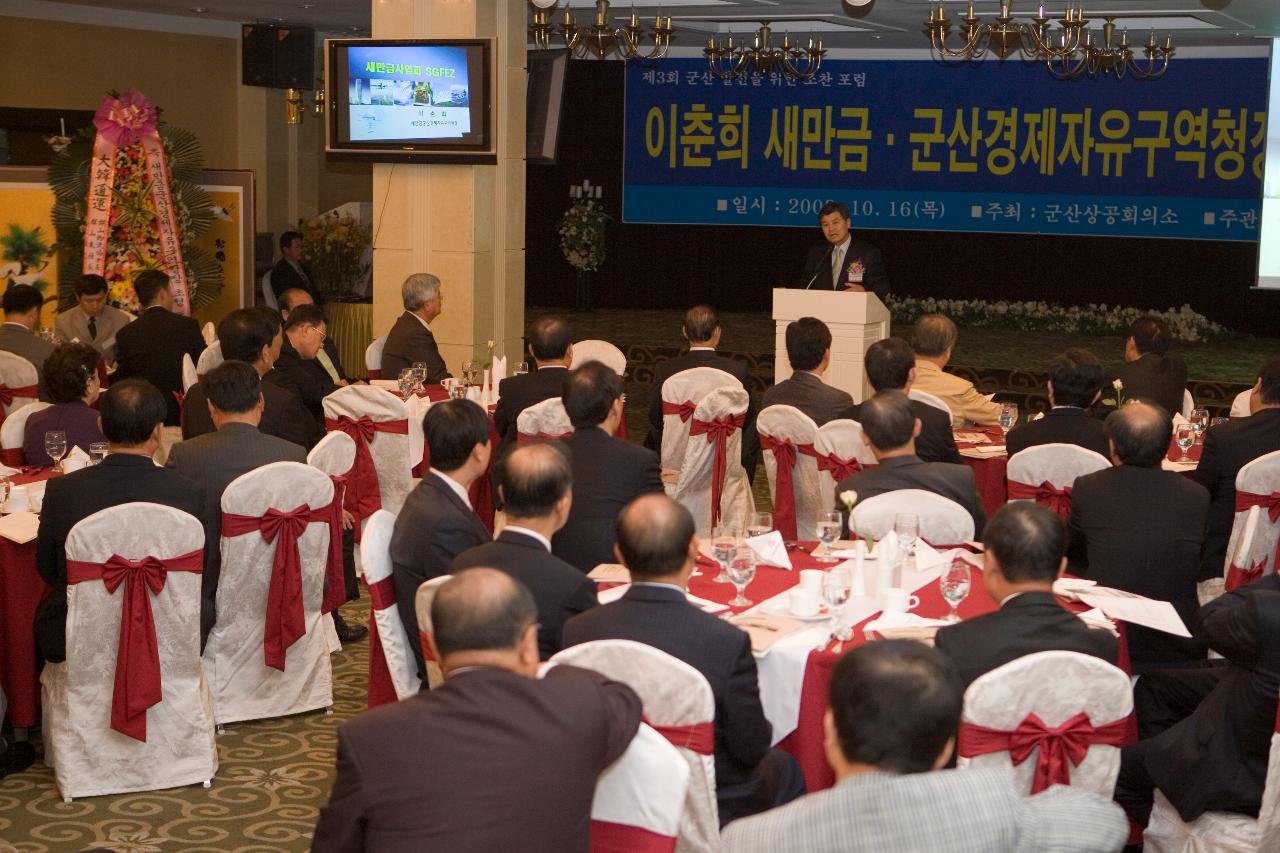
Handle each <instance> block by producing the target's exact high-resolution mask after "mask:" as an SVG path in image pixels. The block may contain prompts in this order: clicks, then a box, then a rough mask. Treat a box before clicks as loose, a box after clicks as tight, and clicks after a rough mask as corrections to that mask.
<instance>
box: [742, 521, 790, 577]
mask: <svg viewBox="0 0 1280 853" xmlns="http://www.w3.org/2000/svg"><path fill="white" fill-rule="evenodd" d="M747 547H748V548H750V549H751V554H752V556H754V557H755V558H756V565H759V566H777V567H778V568H780V569H793V568H795V567H794V566H792V565H791V557H789V556H788V555H787V545H786V543H785V542H783V541H782V534H781V533H779V532H778V531H776V530H772V531H770V532H768V533H766V534H764V535H763V536H751V537H748V538H747Z"/></svg>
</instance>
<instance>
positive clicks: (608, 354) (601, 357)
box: [569, 340, 627, 376]
mask: <svg viewBox="0 0 1280 853" xmlns="http://www.w3.org/2000/svg"><path fill="white" fill-rule="evenodd" d="M588 361H598V362H601V363H602V364H604V365H605V366H606V367H611V368H613V372H614V373H616V374H618V375H619V376H623V375H625V374H626V372H627V357H626V355H624V354H623V352H622V350H620V349H618V348H617V347H616V346H614V345H613V344H611V343H609V342H608V341H597V340H586V341H578V342H577V343H575V344H574V345H573V361H571V362H570V363H569V369H570V370H576V369H578V368H579V367H582V365H584V364H586V363H587V362H588Z"/></svg>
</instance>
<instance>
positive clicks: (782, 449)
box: [760, 432, 815, 539]
mask: <svg viewBox="0 0 1280 853" xmlns="http://www.w3.org/2000/svg"><path fill="white" fill-rule="evenodd" d="M760 447H761V449H762V450H767V451H771V452H772V453H773V458H774V461H775V462H776V463H777V466H776V470H777V474H776V475H775V476H774V492H775V494H774V496H773V523H774V525H775V526H776V528H777V530H778V532H779V533H781V534H782V538H783V539H795V538H796V494H795V481H794V471H795V467H796V451H797V450H799V451H800V452H801V453H804V454H806V455H808V456H814V455H815V451H814V449H813V445H812V444H802V445H799V446H798V447H797V445H795V444H793V443H792V442H791V441H790V439H786V438H775V437H773V436H771V435H766V434H765V433H763V432H762V433H760Z"/></svg>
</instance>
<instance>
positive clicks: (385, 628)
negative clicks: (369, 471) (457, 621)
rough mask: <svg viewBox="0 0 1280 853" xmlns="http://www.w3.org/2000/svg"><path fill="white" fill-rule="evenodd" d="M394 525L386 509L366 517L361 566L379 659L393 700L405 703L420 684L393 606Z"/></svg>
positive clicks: (404, 633)
mask: <svg viewBox="0 0 1280 853" xmlns="http://www.w3.org/2000/svg"><path fill="white" fill-rule="evenodd" d="M395 523H396V517H395V514H394V513H390V512H387V511H386V510H385V509H380V510H378V511H377V512H375V513H374V514H373V515H371V516H369V519H368V520H367V521H366V522H365V525H364V534H363V537H362V538H361V540H360V562H361V564H362V565H363V566H364V580H365V583H366V584H368V585H369V590H370V592H369V595H370V597H372V598H374V599H375V600H374V606H373V608H372V613H373V622H374V626H375V627H376V630H377V632H378V642H379V643H380V644H381V645H382V656H383V657H384V658H386V662H387V671H388V672H389V673H390V674H391V684H392V686H393V687H395V690H396V698H398V699H404V698H406V697H408V696H412V695H413V694H415V693H417V692H418V691H419V690H421V689H422V681H421V680H420V679H419V678H418V664H417V661H415V660H414V657H413V650H412V649H411V648H410V647H409V642H410V639H409V635H408V634H407V633H406V632H405V630H404V623H403V622H401V621H400V610H399V609H398V608H397V607H396V605H395V588H394V587H393V586H392V585H391V529H392V528H393V527H395ZM378 584H383V587H380V588H379V589H380V592H379V593H376V594H375V592H374V589H373V588H374V587H375V586H377V585H378ZM379 600H381V601H384V602H389V605H388V606H386V607H381V608H379V607H378V606H377V605H378V601H379Z"/></svg>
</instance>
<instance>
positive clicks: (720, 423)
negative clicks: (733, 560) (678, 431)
mask: <svg viewBox="0 0 1280 853" xmlns="http://www.w3.org/2000/svg"><path fill="white" fill-rule="evenodd" d="M746 420H747V418H746V414H745V413H744V414H740V415H721V416H720V417H718V418H712V419H711V420H709V421H703V420H699V419H698V418H694V419H693V421H692V423H690V424H689V437H690V438H693V437H694V436H695V435H706V437H707V441H708V442H709V443H712V444H714V445H715V455H714V457H713V459H712V462H711V526H712V527H715V526H716V525H717V524H719V523H720V495H721V493H722V492H723V491H724V475H725V471H726V470H727V469H728V465H729V460H728V449H729V436H731V435H733V433H735V432H736V431H738V430H740V429H742V425H743V424H744V423H746Z"/></svg>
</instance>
